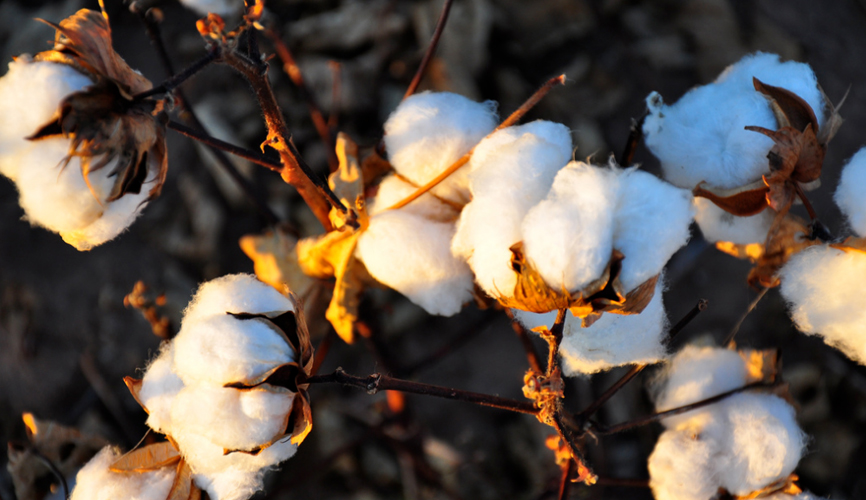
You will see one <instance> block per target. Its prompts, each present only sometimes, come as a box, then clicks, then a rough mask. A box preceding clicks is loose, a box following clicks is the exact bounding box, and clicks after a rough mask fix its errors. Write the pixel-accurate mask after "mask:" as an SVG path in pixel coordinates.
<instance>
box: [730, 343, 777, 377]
mask: <svg viewBox="0 0 866 500" xmlns="http://www.w3.org/2000/svg"><path fill="white" fill-rule="evenodd" d="M737 354H739V355H740V357H741V358H743V361H745V362H746V384H753V383H755V382H765V383H773V382H775V381H776V375H778V373H779V370H780V366H779V364H780V363H781V357H780V356H779V350H778V349H740V350H738V351H737Z"/></svg>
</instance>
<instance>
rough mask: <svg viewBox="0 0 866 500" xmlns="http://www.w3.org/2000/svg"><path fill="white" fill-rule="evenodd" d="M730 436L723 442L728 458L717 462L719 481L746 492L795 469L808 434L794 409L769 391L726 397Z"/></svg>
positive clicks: (730, 488) (735, 489)
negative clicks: (804, 432)
mask: <svg viewBox="0 0 866 500" xmlns="http://www.w3.org/2000/svg"><path fill="white" fill-rule="evenodd" d="M723 407H724V414H725V417H726V418H727V420H728V423H729V428H730V438H729V439H725V440H724V441H722V444H723V446H724V447H725V450H724V455H725V457H726V458H725V460H720V461H718V462H717V463H716V470H717V471H718V477H719V481H720V484H721V485H722V486H723V487H724V488H725V489H727V490H728V491H730V492H731V493H733V494H734V495H747V494H749V493H751V492H753V491H757V490H759V489H761V488H763V487H765V486H767V485H769V484H771V483H773V482H775V481H778V480H780V479H783V478H785V477H788V475H789V474H791V473H792V472H794V469H795V468H796V467H797V463H798V462H799V461H800V457H802V455H803V452H804V451H805V450H804V447H805V441H806V436H805V434H803V431H801V430H800V427H799V426H798V425H797V421H796V418H795V416H794V408H792V407H791V405H789V404H788V403H786V402H785V401H784V400H783V399H781V398H779V397H777V396H773V395H768V394H746V393H743V394H736V395H734V396H731V397H729V398H727V399H725V401H724V403H723Z"/></svg>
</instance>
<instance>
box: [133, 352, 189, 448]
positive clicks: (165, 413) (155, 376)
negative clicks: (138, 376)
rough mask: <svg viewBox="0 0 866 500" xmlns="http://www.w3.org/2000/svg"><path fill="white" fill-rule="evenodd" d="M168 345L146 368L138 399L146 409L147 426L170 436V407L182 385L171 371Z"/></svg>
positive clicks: (171, 353)
mask: <svg viewBox="0 0 866 500" xmlns="http://www.w3.org/2000/svg"><path fill="white" fill-rule="evenodd" d="M172 345H173V344H172V343H168V344H167V347H164V348H163V349H162V351H161V352H160V353H159V356H157V357H156V359H154V360H153V361H152V362H151V363H150V365H149V366H148V367H147V371H146V372H145V373H144V377H143V378H142V382H141V390H140V391H139V392H138V398H139V399H140V400H141V403H142V404H143V405H144V406H145V408H147V412H148V415H147V425H148V427H150V428H151V429H153V430H155V431H157V432H161V433H163V434H171V405H172V402H173V401H174V398H175V396H177V394H178V392H180V390H181V389H183V387H184V384H183V381H182V380H181V379H180V377H178V376H177V374H175V373H174V371H172V364H173V361H174V360H173V349H172Z"/></svg>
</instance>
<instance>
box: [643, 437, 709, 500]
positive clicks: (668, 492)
mask: <svg viewBox="0 0 866 500" xmlns="http://www.w3.org/2000/svg"><path fill="white" fill-rule="evenodd" d="M718 453H719V450H718V442H717V441H716V440H715V439H708V438H707V437H705V436H702V435H701V434H700V433H697V432H693V431H691V430H668V431H665V432H663V433H662V434H661V436H659V440H658V442H657V443H656V446H655V449H654V450H653V452H652V454H651V455H650V456H649V461H648V463H647V467H648V469H649V475H650V488H652V491H653V496H654V497H655V499H656V500H709V499H710V498H713V497H714V496H715V495H716V493H717V492H718V488H719V487H718V482H717V479H716V478H715V475H714V472H715V470H714V467H713V463H712V462H713V460H714V459H715V458H716V457H717V456H718Z"/></svg>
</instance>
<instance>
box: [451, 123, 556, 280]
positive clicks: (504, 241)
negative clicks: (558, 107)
mask: <svg viewBox="0 0 866 500" xmlns="http://www.w3.org/2000/svg"><path fill="white" fill-rule="evenodd" d="M571 151H572V144H571V133H570V131H569V130H568V128H566V127H565V126H564V125H560V124H558V123H553V122H548V121H542V120H538V121H534V122H531V123H527V124H526V125H521V126H517V127H508V128H505V129H503V130H499V131H497V132H495V133H493V134H492V135H491V136H490V137H488V138H486V139H484V140H483V141H481V143H480V144H478V146H477V147H476V148H475V152H474V153H473V154H472V159H471V160H470V162H469V168H470V173H469V189H470V191H471V193H472V201H471V202H470V203H469V204H468V205H466V207H464V208H463V211H462V212H461V213H460V221H459V222H458V224H457V233H456V234H455V235H454V240H453V242H452V244H451V250H452V252H454V254H456V255H459V256H461V257H462V258H464V259H466V260H467V262H468V263H469V266H470V267H471V268H472V271H473V272H474V273H475V282H476V283H478V285H479V286H480V287H481V288H482V289H483V290H484V291H485V292H486V293H487V294H488V295H490V296H491V297H500V296H506V297H507V296H511V295H512V294H513V290H514V286H515V285H516V283H517V275H516V274H515V272H514V270H513V269H512V267H511V255H512V254H511V250H510V248H511V246H512V245H514V244H515V243H518V242H519V241H521V240H522V235H521V231H520V223H521V221H522V220H523V218H524V217H525V216H526V213H527V212H528V211H529V209H530V208H532V206H533V205H535V204H536V203H538V202H539V201H541V200H542V199H544V197H545V195H547V192H548V191H549V190H550V187H551V185H552V184H553V179H554V177H555V176H556V173H557V172H558V171H559V169H561V168H562V167H563V166H564V165H565V164H566V163H568V160H569V159H570V158H571Z"/></svg>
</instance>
